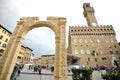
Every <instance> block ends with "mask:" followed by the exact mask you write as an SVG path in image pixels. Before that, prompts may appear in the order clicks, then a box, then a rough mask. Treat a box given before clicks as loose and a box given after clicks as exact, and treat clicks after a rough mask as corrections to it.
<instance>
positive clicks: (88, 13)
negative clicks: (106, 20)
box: [83, 3, 98, 27]
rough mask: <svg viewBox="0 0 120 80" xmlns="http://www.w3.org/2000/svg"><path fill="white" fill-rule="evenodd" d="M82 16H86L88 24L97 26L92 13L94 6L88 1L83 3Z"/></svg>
mask: <svg viewBox="0 0 120 80" xmlns="http://www.w3.org/2000/svg"><path fill="white" fill-rule="evenodd" d="M83 9H84V17H86V20H87V23H88V26H90V27H91V26H98V23H97V20H96V18H95V15H94V12H95V11H94V8H93V7H91V6H90V3H84V4H83Z"/></svg>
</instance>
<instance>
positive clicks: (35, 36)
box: [0, 0, 120, 57]
mask: <svg viewBox="0 0 120 80" xmlns="http://www.w3.org/2000/svg"><path fill="white" fill-rule="evenodd" d="M85 2H86V3H90V4H91V6H92V7H94V10H95V13H94V14H95V16H96V19H97V22H98V24H99V25H113V27H114V30H115V31H116V38H117V41H118V42H120V37H119V34H120V31H119V26H120V9H119V8H120V5H119V4H120V1H119V0H0V24H2V25H3V26H4V27H5V28H6V29H8V30H9V31H11V32H13V31H14V29H15V27H16V25H17V21H19V19H20V18H22V17H33V16H38V17H39V20H40V21H46V18H47V16H58V17H65V18H66V19H67V23H66V42H68V29H69V26H85V25H87V22H86V19H85V18H84V15H83V3H85ZM23 45H24V46H27V47H29V48H31V49H32V50H33V53H34V54H35V57H38V56H41V55H47V54H55V33H54V32H53V31H52V30H51V29H49V28H47V27H45V26H43V27H40V28H35V29H32V30H31V31H29V32H28V34H27V35H26V37H25V40H24V41H23ZM67 46H68V44H67ZM67 46H66V47H67Z"/></svg>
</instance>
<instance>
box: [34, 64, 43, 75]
mask: <svg viewBox="0 0 120 80" xmlns="http://www.w3.org/2000/svg"><path fill="white" fill-rule="evenodd" d="M37 71H38V72H39V74H41V71H42V67H41V66H40V65H38V66H34V72H37Z"/></svg>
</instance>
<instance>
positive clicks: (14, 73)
mask: <svg viewBox="0 0 120 80" xmlns="http://www.w3.org/2000/svg"><path fill="white" fill-rule="evenodd" d="M17 76H18V64H17V63H16V64H15V67H14V69H13V73H12V75H11V78H10V80H16V79H17Z"/></svg>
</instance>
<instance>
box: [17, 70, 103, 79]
mask: <svg viewBox="0 0 120 80" xmlns="http://www.w3.org/2000/svg"><path fill="white" fill-rule="evenodd" d="M71 75H72V73H69V74H68V78H67V80H72V76H71ZM17 80H54V76H53V73H52V72H51V71H50V70H46V69H42V75H39V74H38V72H33V70H22V71H21V74H20V76H19V77H17ZM92 80H103V79H102V78H101V72H100V71H93V74H92Z"/></svg>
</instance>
